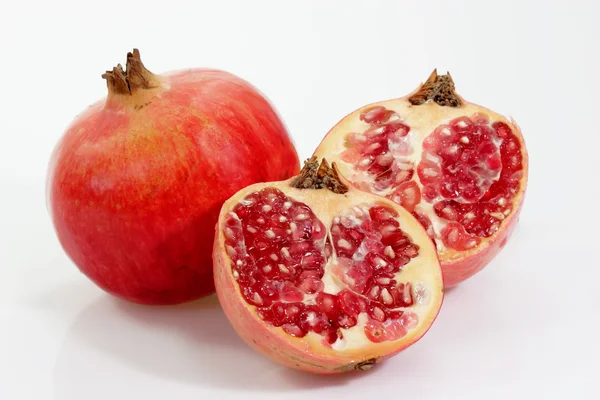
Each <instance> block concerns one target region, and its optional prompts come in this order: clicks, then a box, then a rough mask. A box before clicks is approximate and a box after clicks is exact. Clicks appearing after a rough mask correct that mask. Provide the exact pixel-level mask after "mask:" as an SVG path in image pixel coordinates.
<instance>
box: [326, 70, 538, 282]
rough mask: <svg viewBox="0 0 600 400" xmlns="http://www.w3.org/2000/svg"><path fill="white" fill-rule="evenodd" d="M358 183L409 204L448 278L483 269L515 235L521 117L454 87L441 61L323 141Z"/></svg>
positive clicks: (522, 165)
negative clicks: (415, 83) (406, 90)
mask: <svg viewBox="0 0 600 400" xmlns="http://www.w3.org/2000/svg"><path fill="white" fill-rule="evenodd" d="M315 156H318V157H327V158H329V159H332V160H334V161H336V162H337V163H338V164H339V167H340V171H341V173H342V174H343V175H344V176H346V177H347V178H348V179H349V181H350V182H352V184H353V185H354V186H355V187H357V188H359V189H362V190H367V191H370V192H373V193H376V194H379V195H382V196H385V197H388V198H390V199H391V200H393V201H394V202H396V203H398V204H400V205H402V206H403V207H404V208H406V209H407V210H408V211H410V212H412V213H413V215H414V216H415V217H416V218H417V219H418V220H419V221H420V222H421V223H422V224H423V226H424V227H425V228H426V229H427V231H428V233H429V234H430V236H431V237H432V239H434V241H435V244H436V247H437V249H438V252H439V256H440V260H441V262H442V269H443V272H444V282H445V285H446V286H453V285H455V284H457V283H459V282H461V281H463V280H465V279H467V278H468V277H470V276H472V275H473V274H475V273H476V272H477V271H479V270H481V269H482V268H483V267H484V266H485V265H486V264H487V263H488V262H489V261H490V260H491V259H492V258H493V257H494V256H495V255H496V254H497V253H498V252H499V251H500V249H501V248H502V246H501V244H503V243H506V241H507V240H508V238H509V237H510V234H511V232H512V230H513V228H514V225H515V223H516V221H517V219H518V214H519V212H520V210H521V207H522V203H523V199H524V193H525V187H526V183H527V168H528V160H527V151H526V149H525V143H524V141H523V137H522V136H521V132H520V130H519V127H518V126H517V125H516V124H515V123H514V121H510V120H507V119H506V118H504V117H502V116H501V115H498V114H496V113H494V112H493V111H490V110H488V109H485V108H483V107H480V106H477V105H474V104H470V103H467V102H466V101H465V100H464V99H463V98H461V97H460V96H458V95H457V94H456V93H455V92H454V83H453V81H452V79H451V78H450V75H441V76H440V75H437V73H436V72H435V71H434V72H433V74H432V75H431V76H430V77H429V79H428V80H427V82H425V83H424V84H423V85H421V86H420V87H419V88H418V89H417V90H416V91H415V92H414V93H412V94H410V95H409V96H406V97H404V98H400V99H396V100H390V101H386V102H383V103H379V104H373V105H369V106H367V107H364V108H361V109H359V110H357V111H355V112H353V113H351V114H350V115H348V116H347V117H345V118H344V119H343V120H342V121H341V122H340V123H338V124H337V125H336V126H335V127H334V128H333V129H332V130H331V131H330V132H329V133H328V134H327V136H326V138H325V139H324V140H323V142H322V143H321V145H320V146H319V147H318V149H317V150H316V151H315Z"/></svg>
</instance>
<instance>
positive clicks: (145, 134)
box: [47, 50, 299, 304]
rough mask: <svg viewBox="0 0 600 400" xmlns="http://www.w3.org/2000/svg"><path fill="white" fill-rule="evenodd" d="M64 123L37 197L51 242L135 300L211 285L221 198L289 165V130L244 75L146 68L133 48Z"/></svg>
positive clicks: (156, 300)
mask: <svg viewBox="0 0 600 400" xmlns="http://www.w3.org/2000/svg"><path fill="white" fill-rule="evenodd" d="M103 77H104V78H105V79H106V80H107V84H108V96H107V97H106V98H105V99H102V100H100V101H99V102H97V103H96V104H94V105H92V106H90V107H89V108H88V109H87V110H85V112H83V113H82V114H81V115H79V116H78V117H77V118H76V119H75V120H74V121H73V122H72V124H71V125H70V126H69V127H68V129H67V130H66V132H65V133H64V135H63V136H62V138H61V139H60V142H59V143H58V145H57V146H56V149H55V151H54V153H53V155H52V158H51V162H50V165H49V170H48V181H47V195H48V205H49V209H50V212H51V215H52V221H53V223H54V226H55V229H56V233H57V235H58V238H59V240H60V243H61V245H62V246H63V248H64V250H65V251H66V253H67V254H68V256H69V257H70V258H71V259H72V260H73V262H74V263H75V264H76V265H77V266H78V267H79V269H80V270H81V271H82V272H83V273H84V274H85V275H87V276H88V277H89V278H90V279H91V280H92V281H94V282H95V283H96V284H97V285H98V286H100V287H101V288H102V289H104V290H106V291H107V292H109V293H112V294H113V295H115V296H118V297H121V298H124V299H126V300H129V301H132V302H137V303H144V304H174V303H181V302H185V301H189V300H193V299H196V298H199V297H202V296H205V295H208V294H210V293H212V292H214V284H213V278H212V262H211V252H212V243H213V238H214V226H215V223H216V221H217V217H218V213H219V209H220V208H221V205H222V204H223V202H224V201H225V200H226V199H227V198H229V197H230V196H231V195H232V194H234V193H235V192H236V191H238V190H239V189H241V188H243V187H245V186H248V185H250V184H252V183H255V182H264V181H271V180H281V179H285V178H288V177H290V176H293V175H294V174H296V173H297V172H298V170H299V161H298V156H297V154H296V151H295V149H294V146H293V143H292V141H291V139H290V137H289V135H288V132H287V130H286V128H285V126H284V124H283V123H282V121H281V120H280V119H279V117H278V115H277V114H276V112H275V110H274V109H273V107H272V106H271V104H270V103H269V102H268V100H267V99H266V98H265V97H264V96H263V95H262V94H261V93H259V91H258V90H257V89H256V88H254V87H253V86H252V85H250V84H249V83H248V82H246V81H244V80H242V79H240V78H238V77H236V76H234V75H232V74H230V73H227V72H223V71H219V70H214V69H187V70H183V71H178V72H171V73H168V74H164V75H156V74H152V73H151V72H150V71H148V70H147V69H146V68H145V67H144V65H143V64H142V62H141V60H140V57H139V52H138V51H137V50H134V52H133V53H129V54H128V57H127V66H126V70H123V69H122V68H121V66H120V65H119V66H117V67H115V68H114V69H113V70H112V71H108V72H107V73H105V74H104V75H103Z"/></svg>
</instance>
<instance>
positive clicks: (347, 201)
mask: <svg viewBox="0 0 600 400" xmlns="http://www.w3.org/2000/svg"><path fill="white" fill-rule="evenodd" d="M268 186H269V187H274V188H278V189H280V190H283V191H284V193H285V194H286V195H287V196H288V197H289V198H291V199H293V200H295V201H299V202H302V203H305V204H307V205H308V206H309V207H310V208H311V209H312V211H313V213H314V214H315V216H316V217H317V218H318V219H320V220H321V222H322V223H323V225H324V226H325V227H326V229H328V235H330V232H329V228H330V227H331V225H332V222H333V219H334V218H335V217H336V216H338V215H339V214H340V213H341V212H343V211H346V210H351V209H353V208H354V207H355V206H364V205H368V206H374V205H376V204H375V203H377V202H379V203H383V204H384V205H386V206H388V207H393V208H394V209H395V210H397V212H398V213H399V214H400V216H399V217H398V218H397V219H398V221H399V222H400V227H401V229H402V230H403V231H404V233H405V234H406V235H407V236H409V238H410V239H411V241H412V242H413V243H414V244H416V245H418V246H419V247H420V250H419V255H418V256H417V257H415V258H413V259H411V261H410V262H409V263H408V264H406V265H405V266H404V267H403V268H402V269H401V270H400V272H398V273H397V274H396V281H397V282H399V283H401V282H411V283H412V284H413V293H414V291H417V290H418V291H419V293H421V294H423V293H425V294H426V295H425V296H421V297H420V298H418V296H414V297H415V305H413V306H411V307H408V308H407V309H408V310H410V312H412V313H414V314H416V315H417V316H418V322H417V324H416V326H415V327H413V328H412V329H410V330H408V333H407V334H406V335H405V336H403V337H401V338H399V339H398V340H396V341H394V343H396V344H395V345H396V346H398V345H401V344H402V343H404V342H411V341H413V340H414V337H416V336H420V335H421V334H422V333H423V332H424V331H426V330H427V329H428V327H429V326H430V324H431V322H432V319H433V318H434V317H435V315H436V314H437V311H438V309H439V304H440V302H441V297H442V282H441V273H440V268H439V261H438V259H437V254H436V252H435V248H434V247H433V245H432V243H431V241H430V239H429V237H428V236H427V234H426V233H425V231H424V230H423V229H422V227H421V226H420V225H419V224H418V222H417V221H415V220H414V219H413V218H412V217H411V216H410V214H408V213H407V212H406V211H405V210H403V209H401V208H400V207H397V206H396V205H394V203H393V202H391V201H389V200H386V199H383V198H379V197H377V196H373V195H370V194H367V193H363V192H359V191H354V190H352V191H351V192H349V193H348V194H345V195H340V194H335V193H333V192H331V191H329V190H305V189H304V190H300V189H294V188H291V187H289V184H288V183H273V184H269V185H268ZM263 187H266V186H263ZM258 190H260V188H257V189H255V190H248V191H244V192H245V193H243V194H242V193H239V194H238V195H236V199H237V201H236V202H235V203H234V202H232V203H231V204H230V205H229V209H232V208H233V207H234V206H235V204H237V202H239V201H240V200H242V199H243V197H245V196H247V195H248V194H250V193H252V192H253V191H258ZM230 201H232V200H230ZM225 206H226V207H227V203H226V205H225ZM221 236H223V234H221ZM335 258H336V255H335V250H334V253H333V254H332V257H331V258H330V260H329V261H328V263H327V264H326V266H325V273H324V276H323V278H322V282H323V283H324V285H325V287H324V290H323V291H324V292H325V293H331V294H337V293H338V292H339V291H340V290H342V289H343V288H345V287H346V285H345V284H344V283H343V282H341V281H339V280H338V279H337V278H336V277H334V276H333V274H332V273H331V268H332V267H333V266H334V265H335ZM230 264H231V262H230V261H229V265H230ZM230 268H231V267H230ZM231 276H232V279H235V278H234V275H233V274H231ZM235 286H236V287H238V290H239V286H237V283H236V284H235ZM314 298H315V295H305V297H304V303H305V304H311V303H312V304H314ZM241 301H244V300H243V299H241ZM246 307H248V308H251V309H252V308H254V306H252V305H250V304H246ZM399 309H402V308H399ZM366 320H367V314H366V313H361V314H360V315H359V317H358V323H357V325H355V326H354V327H352V328H349V329H343V328H340V329H341V330H342V333H343V339H341V340H340V339H338V340H337V341H336V342H335V343H334V344H333V345H331V350H333V351H335V352H353V351H355V350H361V349H362V350H364V349H365V348H366V347H370V346H379V347H387V346H389V345H390V342H382V343H373V342H371V341H370V340H369V339H368V338H367V337H366V336H365V334H364V324H365V323H366ZM271 328H272V329H277V330H279V331H280V332H281V335H287V336H289V335H288V334H286V333H285V332H284V331H283V329H282V328H277V327H274V326H271ZM289 339H290V340H302V341H306V342H308V343H310V345H311V346H318V347H327V346H326V345H324V337H323V336H322V335H319V334H316V333H314V332H309V333H308V334H307V335H306V336H305V337H303V338H294V337H292V336H289Z"/></svg>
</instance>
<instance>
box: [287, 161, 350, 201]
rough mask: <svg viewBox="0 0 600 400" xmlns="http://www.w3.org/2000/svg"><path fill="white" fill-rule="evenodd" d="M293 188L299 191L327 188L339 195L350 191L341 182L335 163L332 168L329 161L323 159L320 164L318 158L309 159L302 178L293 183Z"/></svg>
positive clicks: (303, 169) (302, 172) (301, 172)
mask: <svg viewBox="0 0 600 400" xmlns="http://www.w3.org/2000/svg"><path fill="white" fill-rule="evenodd" d="M292 187H295V188H298V189H323V188H327V189H329V190H331V191H332V192H334V193H339V194H343V193H346V192H347V191H348V187H347V186H346V185H345V184H343V183H342V181H341V180H340V177H339V175H338V172H337V169H336V167H335V163H334V164H333V167H330V166H329V164H328V163H327V160H326V159H323V160H321V164H319V161H318V159H317V157H312V158H309V159H308V160H306V161H305V162H304V167H303V168H302V171H300V176H298V178H296V179H295V180H294V181H293V182H292Z"/></svg>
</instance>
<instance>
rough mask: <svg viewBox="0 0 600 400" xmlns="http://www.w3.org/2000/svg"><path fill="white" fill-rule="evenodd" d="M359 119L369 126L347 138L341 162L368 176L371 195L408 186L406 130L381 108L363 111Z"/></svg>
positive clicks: (397, 118)
mask: <svg viewBox="0 0 600 400" xmlns="http://www.w3.org/2000/svg"><path fill="white" fill-rule="evenodd" d="M360 119H361V120H362V121H364V122H366V123H367V124H369V125H370V126H369V128H367V130H365V131H364V132H361V133H352V134H350V135H349V136H348V138H347V146H348V147H349V148H348V150H346V151H345V152H344V153H343V154H342V160H344V161H346V162H349V163H351V164H354V167H355V169H356V170H357V171H365V172H367V173H368V174H369V175H370V176H372V178H373V183H372V184H371V185H368V189H370V190H372V191H375V192H380V191H385V190H388V189H390V188H392V187H395V186H396V185H399V184H401V183H402V182H408V181H409V180H410V179H411V178H412V176H413V174H414V168H413V165H412V163H411V162H409V161H408V160H406V158H407V157H408V156H409V155H410V154H411V153H412V151H413V150H412V147H411V146H410V142H409V140H408V138H407V135H408V133H409V131H410V128H409V127H408V126H407V125H405V124H404V123H402V120H401V119H400V116H399V115H398V113H396V112H395V111H392V110H387V109H386V108H385V107H382V106H376V107H372V108H369V109H367V110H365V111H363V112H362V113H361V115H360Z"/></svg>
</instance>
